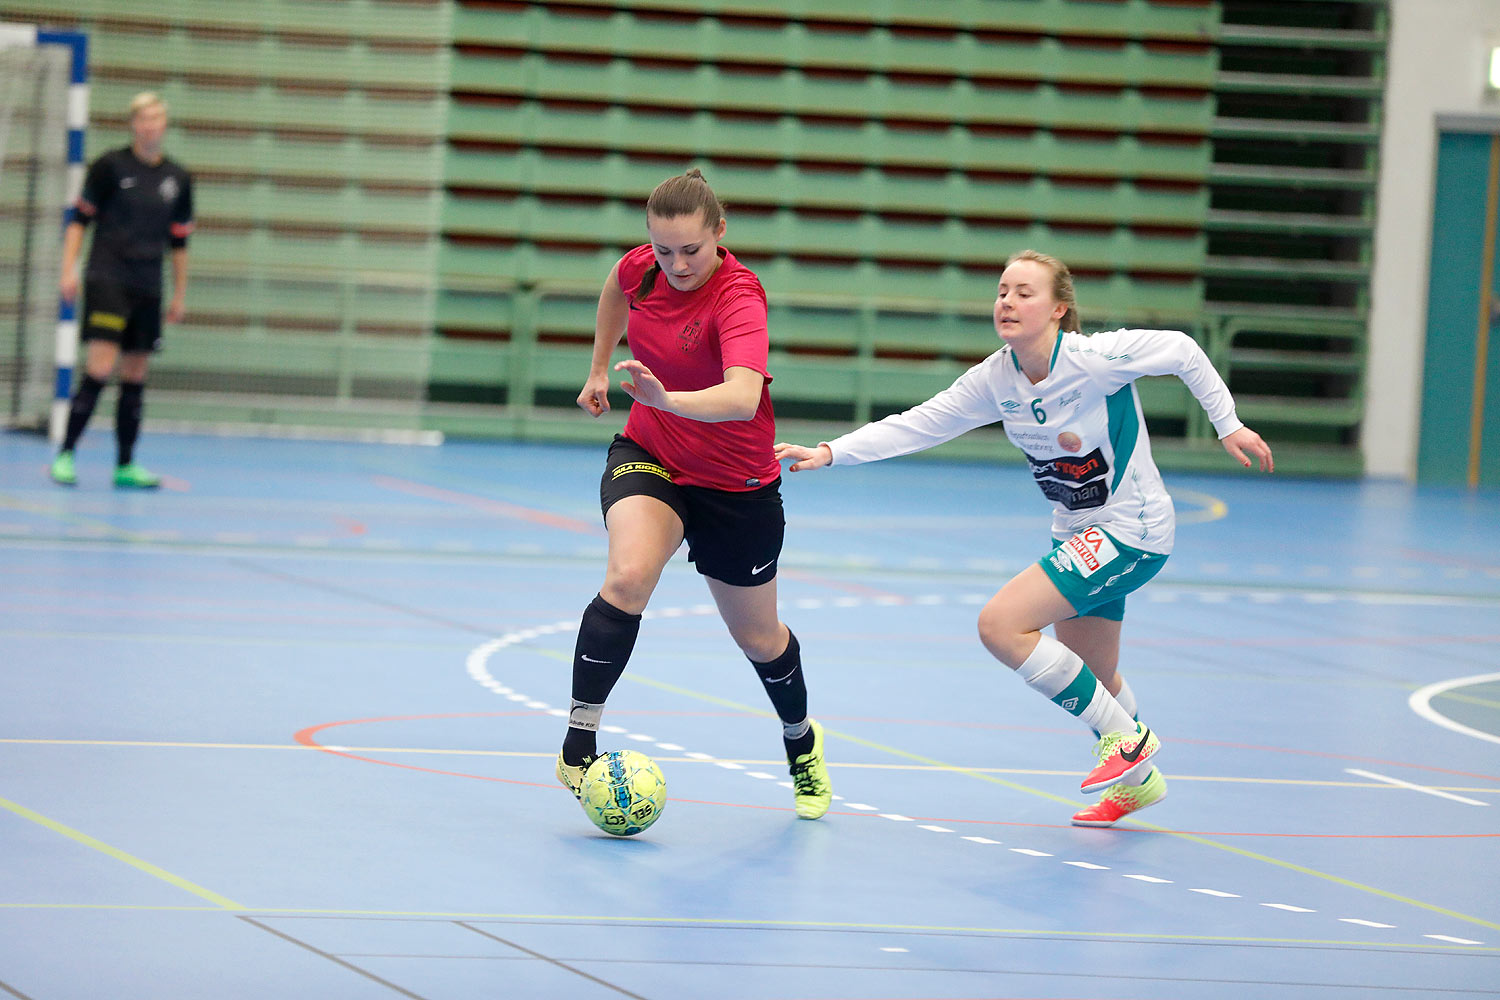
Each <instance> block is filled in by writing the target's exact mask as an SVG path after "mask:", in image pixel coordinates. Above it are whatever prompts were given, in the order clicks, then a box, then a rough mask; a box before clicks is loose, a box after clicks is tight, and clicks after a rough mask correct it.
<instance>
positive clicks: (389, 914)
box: [0, 903, 1500, 954]
mask: <svg viewBox="0 0 1500 1000" xmlns="http://www.w3.org/2000/svg"><path fill="white" fill-rule="evenodd" d="M25 909H37V910H69V909H77V910H126V911H136V910H161V911H182V910H194V911H198V912H203V913H213V912H218V911H217V909H216V908H213V907H206V906H188V907H184V906H133V905H120V906H110V905H100V904H93V903H80V904H73V903H0V910H25ZM247 912H250V913H254V914H256V915H258V916H273V917H274V916H280V917H314V918H335V919H336V918H339V917H347V918H349V919H353V920H359V919H365V920H448V921H451V920H503V921H513V922H523V921H551V922H556V923H566V924H576V925H585V924H592V923H609V924H652V925H661V926H673V925H676V926H685V927H722V928H748V929H765V930H834V931H871V932H878V933H891V932H898V931H899V932H902V933H907V934H934V935H936V934H993V935H997V936H998V935H1020V936H1023V937H1033V938H1034V937H1043V938H1058V937H1062V938H1079V939H1088V940H1117V939H1124V940H1132V941H1191V942H1199V943H1206V944H1225V945H1273V944H1276V945H1305V946H1309V947H1311V946H1334V947H1343V948H1359V949H1370V950H1378V949H1391V948H1399V949H1401V950H1402V951H1409V950H1411V949H1413V948H1422V949H1427V950H1431V951H1455V952H1464V953H1467V954H1491V953H1492V954H1500V946H1495V945H1462V944H1427V943H1425V942H1412V941H1362V940H1350V939H1343V938H1290V937H1285V938H1282V937H1250V936H1246V935H1234V934H1171V933H1153V932H1151V931H1074V930H1066V929H1062V928H1057V927H1045V928H1030V927H975V926H964V925H945V924H883V923H860V922H854V921H835V920H767V919H748V918H741V917H656V916H622V915H620V914H587V913H583V914H569V913H486V912H482V911H469V910H337V909H321V908H319V909H313V908H305V907H263V908H260V909H255V910H250V911H247Z"/></svg>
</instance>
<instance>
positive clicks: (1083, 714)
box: [1016, 635, 1135, 733]
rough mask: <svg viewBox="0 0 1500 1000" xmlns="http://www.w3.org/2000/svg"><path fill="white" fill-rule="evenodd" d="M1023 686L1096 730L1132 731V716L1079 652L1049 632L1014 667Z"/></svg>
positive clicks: (1097, 731)
mask: <svg viewBox="0 0 1500 1000" xmlns="http://www.w3.org/2000/svg"><path fill="white" fill-rule="evenodd" d="M1016 673H1018V674H1020V675H1021V679H1022V680H1023V681H1025V682H1026V686H1027V687H1029V688H1031V689H1032V690H1034V691H1038V692H1040V693H1041V694H1042V695H1044V696H1046V697H1047V698H1049V699H1051V701H1052V702H1053V703H1054V704H1056V705H1058V706H1059V707H1061V708H1063V709H1065V710H1066V711H1067V712H1068V713H1070V714H1072V715H1075V716H1077V717H1078V718H1079V719H1081V720H1082V721H1083V722H1084V723H1085V724H1086V725H1087V726H1088V727H1089V728H1091V729H1092V730H1094V732H1096V733H1116V732H1121V731H1129V732H1135V720H1134V719H1132V718H1131V717H1130V713H1129V712H1127V711H1125V709H1123V708H1121V707H1120V703H1119V702H1118V701H1116V700H1115V699H1114V696H1113V695H1111V694H1110V693H1109V690H1108V689H1107V688H1105V686H1104V685H1103V684H1100V683H1099V679H1098V678H1097V677H1095V676H1094V672H1093V671H1092V670H1090V669H1089V668H1088V665H1087V664H1085V663H1084V662H1083V660H1081V659H1079V657H1078V654H1077V653H1075V652H1073V651H1072V650H1071V649H1069V648H1068V647H1067V646H1064V645H1063V644H1062V643H1060V642H1058V641H1057V640H1056V639H1054V638H1052V637H1051V636H1050V635H1042V636H1039V637H1038V642H1037V644H1036V648H1035V649H1033V650H1032V651H1031V655H1030V656H1028V657H1027V658H1026V662H1025V663H1022V664H1021V665H1020V666H1019V667H1017V668H1016Z"/></svg>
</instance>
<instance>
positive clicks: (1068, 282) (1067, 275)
mask: <svg viewBox="0 0 1500 1000" xmlns="http://www.w3.org/2000/svg"><path fill="white" fill-rule="evenodd" d="M1019 260H1029V261H1032V262H1033V263H1037V264H1040V265H1042V266H1043V267H1045V268H1046V269H1047V270H1049V271H1051V272H1052V297H1053V298H1054V299H1056V300H1057V301H1058V302H1061V303H1063V304H1065V305H1066V306H1067V307H1068V311H1067V312H1065V313H1063V316H1062V319H1061V320H1059V321H1058V324H1057V326H1058V329H1060V330H1062V331H1064V332H1068V333H1082V332H1083V331H1082V330H1081V329H1079V325H1078V293H1077V292H1075V291H1074V290H1073V272H1071V271H1069V270H1068V265H1066V264H1064V263H1063V262H1062V261H1060V260H1058V259H1057V258H1056V257H1052V256H1049V255H1048V254H1044V253H1042V252H1041V251H1040V250H1022V251H1021V252H1019V253H1013V254H1011V255H1010V259H1009V260H1007V261H1006V262H1005V266H1006V267H1010V266H1011V265H1012V264H1014V263H1015V262H1016V261H1019Z"/></svg>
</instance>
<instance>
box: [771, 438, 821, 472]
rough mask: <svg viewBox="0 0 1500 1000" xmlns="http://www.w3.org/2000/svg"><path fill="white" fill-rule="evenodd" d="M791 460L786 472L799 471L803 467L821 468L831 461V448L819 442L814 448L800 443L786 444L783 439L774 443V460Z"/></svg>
mask: <svg viewBox="0 0 1500 1000" xmlns="http://www.w3.org/2000/svg"><path fill="white" fill-rule="evenodd" d="M787 459H791V460H792V464H791V466H790V467H789V468H788V469H787V471H788V472H801V471H802V470H803V469H821V468H823V466H825V465H829V464H830V463H832V462H833V449H832V448H830V447H828V446H827V445H826V444H820V445H818V446H817V447H816V448H807V447H804V446H803V445H800V444H788V443H787V442H785V441H778V442H777V443H776V461H778V462H784V461H786V460H787Z"/></svg>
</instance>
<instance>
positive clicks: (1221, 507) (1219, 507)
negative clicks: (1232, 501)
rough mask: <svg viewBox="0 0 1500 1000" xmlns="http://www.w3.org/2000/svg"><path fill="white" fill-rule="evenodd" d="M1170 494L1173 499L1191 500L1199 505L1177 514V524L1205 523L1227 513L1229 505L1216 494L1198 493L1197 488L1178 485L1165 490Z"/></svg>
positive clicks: (1216, 519) (1218, 518)
mask: <svg viewBox="0 0 1500 1000" xmlns="http://www.w3.org/2000/svg"><path fill="white" fill-rule="evenodd" d="M1167 492H1168V493H1170V494H1172V497H1173V499H1178V498H1181V499H1184V500H1191V501H1193V502H1194V503H1196V504H1199V505H1200V509H1198V510H1185V511H1182V512H1180V513H1179V514H1178V515H1177V523H1178V524H1207V523H1208V522H1209V521H1218V520H1221V519H1222V518H1224V517H1225V516H1227V515H1228V514H1229V505H1228V504H1227V503H1225V502H1224V501H1223V500H1220V499H1219V498H1218V497H1216V496H1210V495H1209V494H1207V493H1199V492H1198V491H1197V490H1185V489H1183V488H1182V487H1180V486H1174V487H1172V488H1171V489H1170V490H1168V491H1167Z"/></svg>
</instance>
